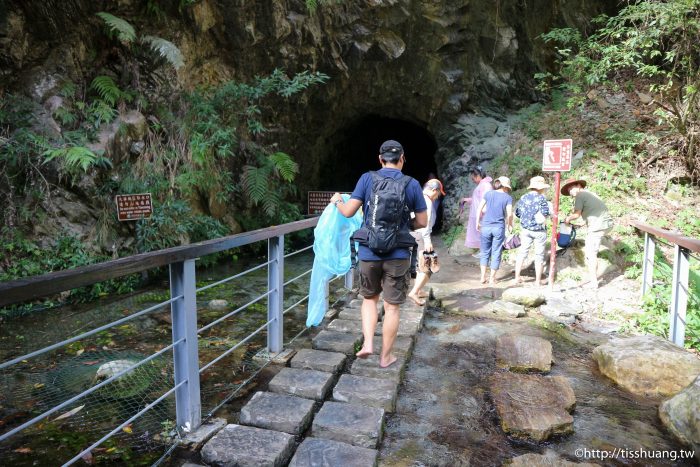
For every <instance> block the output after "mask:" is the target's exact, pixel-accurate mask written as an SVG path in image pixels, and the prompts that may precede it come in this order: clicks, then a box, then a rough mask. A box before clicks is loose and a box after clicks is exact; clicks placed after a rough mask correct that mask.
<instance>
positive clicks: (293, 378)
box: [268, 368, 335, 401]
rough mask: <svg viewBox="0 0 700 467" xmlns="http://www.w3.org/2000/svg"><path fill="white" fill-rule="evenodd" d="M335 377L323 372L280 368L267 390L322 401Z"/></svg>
mask: <svg viewBox="0 0 700 467" xmlns="http://www.w3.org/2000/svg"><path fill="white" fill-rule="evenodd" d="M334 382H335V375H334V374H333V373H327V372H325V371H316V370H302V369H300V368H282V370H281V371H280V372H279V373H277V374H276V375H275V377H274V378H272V380H271V381H270V383H269V385H268V389H269V390H270V391H271V392H276V393H278V394H290V395H292V396H299V397H304V398H306V399H315V400H317V401H322V400H323V399H325V398H326V394H328V391H329V390H330V389H331V387H333V383H334Z"/></svg>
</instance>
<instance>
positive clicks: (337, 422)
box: [311, 401, 384, 465]
mask: <svg viewBox="0 0 700 467" xmlns="http://www.w3.org/2000/svg"><path fill="white" fill-rule="evenodd" d="M383 428H384V410H383V409H381V408H376V407H366V406H364V405H355V404H345V403H342V402H330V401H329V402H325V403H324V404H323V406H322V407H321V410H319V411H318V413H317V414H316V417H315V418H314V422H313V424H312V425H311V435H312V436H313V437H315V438H325V439H330V440H334V441H340V442H343V443H348V444H352V445H354V446H359V447H362V448H370V449H375V448H376V447H377V445H378V444H379V442H380V441H381V438H382V430H383ZM337 465H344V464H337ZM353 465H356V464H353Z"/></svg>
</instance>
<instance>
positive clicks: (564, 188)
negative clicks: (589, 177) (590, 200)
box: [561, 178, 586, 196]
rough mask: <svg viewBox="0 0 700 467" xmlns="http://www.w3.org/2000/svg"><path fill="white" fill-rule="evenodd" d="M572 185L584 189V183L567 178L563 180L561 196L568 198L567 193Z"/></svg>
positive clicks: (583, 181)
mask: <svg viewBox="0 0 700 467" xmlns="http://www.w3.org/2000/svg"><path fill="white" fill-rule="evenodd" d="M573 185H581V187H582V188H586V181H585V180H576V179H575V178H567V179H566V180H564V185H562V187H561V194H562V195H564V196H569V191H570V190H571V187H572V186H573Z"/></svg>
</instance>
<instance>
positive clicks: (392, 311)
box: [331, 140, 428, 368]
mask: <svg viewBox="0 0 700 467" xmlns="http://www.w3.org/2000/svg"><path fill="white" fill-rule="evenodd" d="M379 163H380V164H381V166H382V168H381V169H380V170H378V171H377V173H378V174H379V175H380V176H382V177H390V178H393V179H400V178H401V177H403V174H402V173H401V169H403V166H404V164H405V163H406V157H405V155H404V152H403V147H402V146H401V144H399V143H398V142H397V141H394V140H389V141H385V142H384V143H383V144H382V145H381V147H380V149H379ZM371 194H372V174H371V173H370V172H367V173H365V174H363V175H362V176H361V177H360V180H358V182H357V186H355V190H354V191H353V192H352V195H351V197H350V199H349V200H348V202H347V203H344V202H343V199H342V197H341V196H340V193H336V194H334V195H333V197H332V198H331V202H332V203H333V204H335V206H336V207H337V208H338V210H339V211H340V213H341V214H343V215H344V216H345V217H352V216H353V215H355V213H356V212H357V210H358V209H360V207H363V206H364V210H363V212H364V213H365V215H367V208H368V206H369V200H370V196H371ZM404 199H405V203H406V205H407V206H408V210H409V211H413V212H414V213H415V216H416V217H415V219H414V225H413V228H414V229H418V228H422V227H425V226H426V225H427V223H428V219H427V214H426V211H427V206H426V204H425V200H424V199H423V191H422V190H421V187H420V185H419V184H418V182H417V181H416V180H414V179H411V180H410V181H409V183H408V185H406V190H405V196H404ZM409 223H410V218H407V219H404V220H403V221H402V223H401V226H400V230H401V231H405V232H406V233H408V231H409V230H410V229H411V226H409ZM358 257H359V259H360V295H362V296H363V297H364V301H363V302H362V310H361V313H362V334H363V336H364V343H363V345H362V349H360V351H359V352H357V354H355V355H356V356H357V357H359V358H367V357H369V356H370V355H371V354H372V353H373V348H372V344H373V338H374V330H375V328H376V327H377V316H378V313H379V312H378V309H377V304H378V303H379V294H380V293H381V292H384V324H383V328H382V329H383V332H382V351H381V355H380V356H379V366H381V367H382V368H386V367H388V366H389V365H391V364H392V363H394V362H396V356H394V355H393V354H392V353H391V350H392V347H393V345H394V340H396V334H397V332H398V329H399V305H401V304H402V303H404V302H405V301H406V292H407V291H408V281H409V279H408V277H409V266H410V257H411V249H410V248H407V247H397V248H394V249H393V250H391V251H389V252H387V253H384V254H377V253H375V252H373V251H372V250H370V249H369V248H368V247H367V246H365V245H362V244H360V249H359V251H358Z"/></svg>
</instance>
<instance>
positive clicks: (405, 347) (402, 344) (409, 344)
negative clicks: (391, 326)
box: [372, 336, 413, 359]
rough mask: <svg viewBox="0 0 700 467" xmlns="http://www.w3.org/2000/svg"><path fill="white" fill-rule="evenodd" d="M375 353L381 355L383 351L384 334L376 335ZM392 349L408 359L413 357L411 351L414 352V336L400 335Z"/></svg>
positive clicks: (396, 353) (374, 342)
mask: <svg viewBox="0 0 700 467" xmlns="http://www.w3.org/2000/svg"><path fill="white" fill-rule="evenodd" d="M372 345H373V349H374V353H375V354H377V355H379V353H380V352H381V351H382V336H374V341H373V343H372ZM391 351H392V352H393V353H394V354H395V355H403V356H405V357H406V359H409V358H411V352H413V336H399V337H397V338H396V339H395V340H394V345H393V347H392V348H391Z"/></svg>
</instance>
